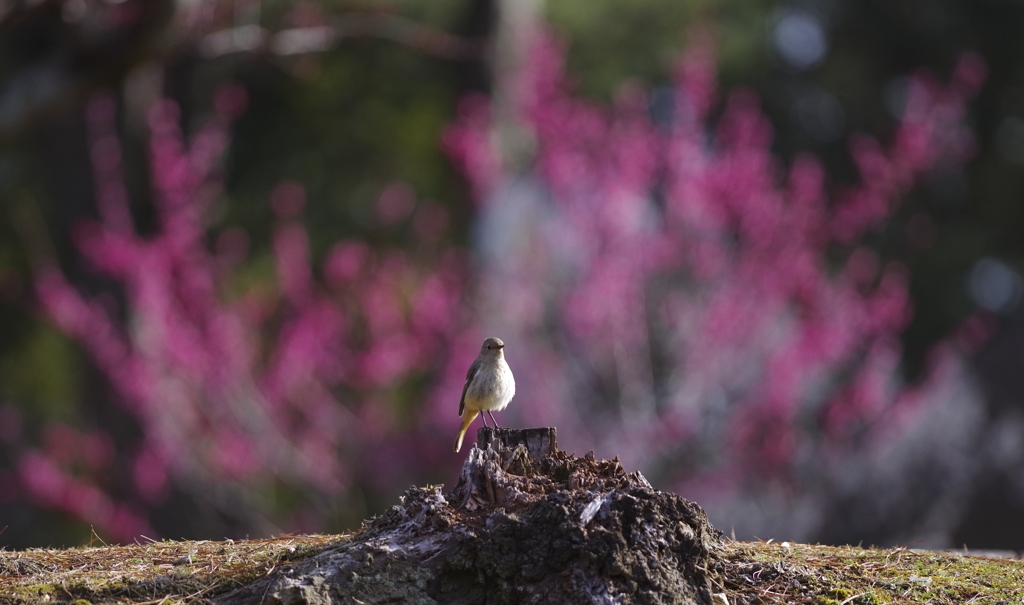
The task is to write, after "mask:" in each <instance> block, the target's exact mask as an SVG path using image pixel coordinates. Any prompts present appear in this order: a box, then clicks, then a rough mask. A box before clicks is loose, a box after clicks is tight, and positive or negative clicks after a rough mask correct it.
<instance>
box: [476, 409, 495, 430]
mask: <svg viewBox="0 0 1024 605" xmlns="http://www.w3.org/2000/svg"><path fill="white" fill-rule="evenodd" d="M487 415H488V416H490V417H491V422H493V423H494V428H498V421H497V420H495V419H494V415H493V414H491V411H490V410H487ZM480 417H481V418H483V417H484V415H483V414H480ZM485 424H486V423H485Z"/></svg>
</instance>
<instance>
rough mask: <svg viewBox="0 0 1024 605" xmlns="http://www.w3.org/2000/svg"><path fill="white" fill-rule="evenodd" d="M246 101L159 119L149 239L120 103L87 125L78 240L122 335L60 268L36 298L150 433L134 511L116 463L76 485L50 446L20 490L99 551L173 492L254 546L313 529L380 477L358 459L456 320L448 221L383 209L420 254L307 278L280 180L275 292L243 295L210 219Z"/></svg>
mask: <svg viewBox="0 0 1024 605" xmlns="http://www.w3.org/2000/svg"><path fill="white" fill-rule="evenodd" d="M244 104H245V92H244V90H242V89H240V88H238V87H234V86H229V87H227V88H225V89H224V90H222V91H221V92H220V93H219V96H218V98H217V99H216V101H215V104H214V106H215V109H216V111H215V113H214V114H213V116H212V117H211V119H210V120H209V121H208V122H207V123H206V125H205V126H203V127H202V128H200V129H199V130H198V131H197V132H196V133H195V134H193V135H192V136H191V137H188V138H186V137H185V136H184V134H183V133H182V132H181V131H180V127H179V119H178V112H177V109H176V107H175V105H174V104H173V103H171V102H170V101H162V102H160V103H159V104H157V105H156V106H155V107H154V108H153V109H152V111H151V113H150V115H149V126H150V130H151V140H150V162H151V166H152V177H153V184H154V190H153V200H154V205H155V207H156V210H157V216H158V221H159V228H158V230H157V232H156V233H155V234H153V235H151V236H144V235H140V234H139V233H138V232H137V231H136V230H135V228H134V226H133V220H132V217H131V214H130V212H129V208H128V204H127V199H128V195H127V192H126V191H125V189H124V185H123V182H124V181H123V178H122V175H121V174H120V166H121V157H120V153H121V152H120V145H119V141H118V139H117V135H116V128H115V123H114V120H115V110H116V107H115V101H114V100H113V99H112V98H110V97H106V96H101V97H99V98H97V99H96V100H95V101H93V102H92V103H91V104H90V106H89V109H88V125H89V129H90V134H91V138H92V159H93V164H94V170H95V174H96V180H97V201H98V209H99V220H97V221H94V222H90V223H87V224H84V225H82V226H81V227H80V229H79V230H78V235H77V241H76V243H77V246H78V249H79V250H80V251H81V253H82V255H83V256H84V257H85V258H86V259H87V260H88V261H89V263H90V264H91V265H92V266H93V267H95V269H96V270H97V271H98V272H99V273H101V274H103V275H105V276H107V277H108V278H111V279H113V280H114V281H115V282H116V283H118V284H120V285H121V286H122V287H123V288H124V304H125V309H124V313H123V315H124V316H125V317H126V321H121V320H119V319H117V318H118V317H119V316H120V315H121V313H119V312H118V310H117V309H113V308H110V305H104V304H103V301H102V300H90V299H89V298H87V297H85V296H83V295H82V294H81V293H80V292H79V291H78V290H77V289H76V288H75V287H74V286H73V285H72V284H70V283H69V282H68V281H67V280H66V278H65V277H64V275H63V274H62V273H61V272H60V271H58V270H57V269H51V270H48V271H46V272H44V273H43V274H41V275H39V276H38V279H37V284H36V286H37V287H36V291H37V295H38V299H39V301H40V303H41V304H42V306H43V308H44V309H45V311H46V313H47V314H48V315H49V316H50V317H52V319H53V320H54V321H55V322H56V323H57V324H58V325H59V326H60V328H61V329H62V330H64V331H65V332H67V333H68V334H70V335H71V336H73V337H74V338H76V339H77V340H78V341H79V342H81V344H82V345H83V346H84V348H85V349H86V350H87V352H88V353H89V355H90V356H91V357H92V359H93V361H94V362H95V364H96V365H97V366H98V368H99V369H100V370H101V371H102V372H103V373H104V374H105V375H106V376H107V377H108V378H109V380H110V382H111V384H112V385H113V387H114V388H115V390H116V392H117V393H118V395H119V403H121V404H122V405H123V406H124V407H125V409H127V410H128V411H129V412H130V413H131V414H132V416H133V417H134V418H135V419H136V420H137V422H138V424H139V426H140V427H141V429H142V431H143V439H142V441H141V445H139V446H138V447H137V448H135V450H134V451H131V452H121V451H119V452H118V455H122V456H126V457H127V458H128V459H129V460H130V461H131V462H130V464H129V466H130V468H131V469H132V478H131V486H132V488H133V490H132V493H129V494H124V495H123V496H122V500H124V501H126V502H130V503H131V504H127V503H124V504H122V503H118V502H116V501H115V498H114V497H113V496H111V495H109V494H107V493H106V491H105V490H106V487H105V485H107V483H109V482H106V483H105V482H104V481H105V480H104V472H106V473H107V474H109V471H110V469H109V466H103V465H100V466H99V467H96V468H92V466H90V468H88V469H82V468H79V467H78V466H76V464H75V460H74V459H73V458H68V457H66V456H63V455H61V453H60V452H59V451H56V450H55V449H54V448H52V447H48V446H47V445H46V444H44V445H43V446H42V447H41V448H39V449H38V450H35V451H31V452H27V453H25V454H24V455H23V456H22V458H21V464H20V466H19V472H18V478H19V480H20V482H21V484H22V485H23V486H24V487H25V488H26V493H27V494H28V495H29V497H30V498H31V499H32V500H33V501H34V502H36V503H38V504H42V505H45V506H48V507H51V508H55V509H58V510H62V511H65V512H68V513H70V514H72V515H74V516H76V517H78V518H80V519H82V520H84V521H87V522H89V523H91V524H93V525H94V526H95V528H96V530H97V531H99V532H101V534H102V535H105V536H107V537H108V538H112V539H115V540H129V539H132V538H133V537H137V536H138V535H140V534H141V533H146V534H147V535H149V536H154V535H155V534H156V531H157V530H155V529H153V528H152V527H150V520H149V519H147V509H149V508H150V507H155V506H157V505H159V504H160V503H161V502H162V501H163V500H164V498H165V497H166V496H167V494H168V490H169V488H170V487H171V485H172V484H173V485H174V486H176V487H177V488H179V489H181V490H183V491H185V492H186V493H188V494H190V495H191V496H192V497H194V498H196V499H198V500H205V501H206V502H207V504H209V505H213V506H215V507H220V508H221V509H223V510H224V511H225V512H227V513H233V512H236V511H233V510H231V509H232V508H233V507H242V506H244V507H246V509H247V510H246V511H245V517H246V518H249V519H255V521H254V522H253V523H254V524H255V526H254V527H253V531H263V532H272V531H282V530H295V529H316V528H317V527H322V526H323V525H324V517H325V515H329V514H331V513H330V510H331V507H332V506H333V507H337V506H341V505H342V502H341V501H340V500H339V499H338V496H339V495H340V494H342V493H344V490H346V488H347V487H349V485H350V484H351V482H352V481H353V480H354V475H355V474H356V473H360V472H367V473H371V474H372V467H373V451H372V448H371V447H369V446H370V445H371V444H373V443H375V442H377V441H379V440H381V439H383V438H385V437H388V436H391V435H392V434H393V433H394V432H395V428H394V427H395V425H396V423H397V422H398V421H397V420H396V414H395V411H396V410H395V407H396V406H397V405H398V403H399V402H398V401H397V400H398V399H399V398H398V396H397V393H398V392H399V390H400V387H401V386H402V385H403V384H404V383H406V382H408V381H410V380H412V379H415V378H420V377H422V376H425V375H427V374H429V372H430V371H431V370H432V368H433V367H434V364H435V363H436V359H438V358H439V356H441V355H443V354H444V353H445V352H446V351H447V348H448V346H447V345H448V339H449V334H452V333H455V332H456V331H457V327H458V324H459V323H460V322H463V323H465V320H464V319H462V316H463V315H464V311H463V310H462V306H461V303H460V296H461V292H462V282H463V279H464V278H463V273H464V269H463V265H464V262H463V261H462V260H461V258H460V255H459V253H458V252H456V251H444V250H441V249H439V248H438V247H437V246H436V245H435V244H436V243H437V242H438V241H439V239H440V236H441V235H442V234H443V232H444V231H445V229H446V228H447V216H446V214H445V211H444V210H443V209H441V208H440V207H438V206H436V205H430V204H426V203H423V204H418V203H417V200H416V199H415V196H414V194H413V193H412V191H411V190H409V189H408V188H407V187H404V186H402V185H394V186H391V187H389V188H388V189H386V190H385V191H384V192H383V193H382V195H381V197H380V203H379V212H378V214H379V217H380V222H381V224H382V225H384V226H390V225H396V224H398V223H401V222H402V221H404V220H410V221H411V222H412V225H413V231H414V232H415V233H417V234H419V235H420V237H421V242H419V243H418V246H419V248H418V249H416V250H405V251H403V250H387V251H377V250H373V249H372V248H371V247H369V246H368V245H367V244H365V243H363V242H361V241H343V242H339V243H338V244H336V245H335V246H334V247H333V248H332V249H331V250H330V251H329V253H328V254H327V257H326V259H325V262H324V270H323V277H322V278H321V279H317V277H316V276H315V275H314V273H313V270H312V268H311V259H310V253H309V245H308V241H307V235H306V231H305V229H304V227H303V226H302V224H301V222H300V221H301V212H302V208H303V205H304V203H305V192H304V190H303V188H302V187H301V186H300V185H299V184H297V183H293V182H285V183H282V184H281V185H279V186H278V187H277V188H276V189H275V190H274V192H273V193H272V194H271V196H270V200H269V201H270V207H271V209H272V210H273V212H274V214H275V216H276V217H277V224H276V227H275V229H274V233H273V246H272V248H273V259H274V262H275V265H276V281H275V280H274V279H273V276H269V275H268V276H266V278H264V279H259V280H256V282H257V283H256V284H255V285H253V284H245V283H243V282H241V280H240V277H239V272H238V269H239V266H240V263H241V262H242V261H243V260H244V259H245V258H246V257H247V256H248V236H247V235H246V234H245V233H244V232H242V231H239V230H237V229H227V230H224V231H223V232H222V233H220V234H219V236H218V237H217V238H215V241H214V243H213V246H212V249H211V247H210V246H209V245H208V242H209V241H210V240H209V233H208V231H209V228H208V225H207V223H206V220H207V218H206V217H207V211H208V209H209V206H210V204H211V203H212V202H213V201H214V200H215V199H216V197H217V196H218V195H220V194H221V188H220V184H219V181H218V173H217V168H218V165H219V160H220V157H221V155H222V153H223V152H224V149H225V147H226V145H227V143H228V140H229V139H228V128H229V126H230V122H231V120H232V118H234V117H235V116H236V115H238V113H239V112H240V111H241V110H242V109H243V108H244ZM416 206H419V207H418V208H416ZM428 262H429V265H427V263H428ZM426 266H429V270H428V269H426V268H425V267H426ZM275 283H276V287H275V285H274V284H275ZM406 403H407V402H406ZM51 430H57V429H51ZM100 435H102V433H101V434H100ZM55 443H56V442H55ZM68 443H70V442H68ZM103 443H108V444H109V440H108V441H104V442H103ZM411 458H412V459H413V460H415V459H416V456H415V455H413V456H411ZM362 464H366V465H367V467H368V468H367V469H365V470H364V469H362V468H361V465H362ZM93 466H95V465H93ZM413 466H415V465H413ZM283 489H284V490H287V489H291V490H293V491H295V492H297V493H300V494H302V495H303V498H302V499H303V500H304V501H306V502H307V503H308V505H306V506H302V507H299V508H298V509H293V510H284V511H282V510H280V509H281V506H280V504H278V503H276V502H275V501H274V494H280V493H282V492H281V490H283ZM225 494H226V495H227V496H225ZM125 511H134V512H132V513H131V514H129V513H127V512H125ZM300 526H301V527H300Z"/></svg>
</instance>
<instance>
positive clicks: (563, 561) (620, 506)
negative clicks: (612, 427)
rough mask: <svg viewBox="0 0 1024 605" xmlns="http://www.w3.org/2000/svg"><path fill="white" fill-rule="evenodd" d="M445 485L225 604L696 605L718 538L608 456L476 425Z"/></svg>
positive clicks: (705, 601)
mask: <svg viewBox="0 0 1024 605" xmlns="http://www.w3.org/2000/svg"><path fill="white" fill-rule="evenodd" d="M477 441H478V445H475V446H474V447H473V448H472V449H471V450H470V451H469V453H468V455H467V457H466V461H465V464H464V465H463V468H462V473H461V476H460V479H459V483H458V485H457V486H456V487H455V489H454V491H452V492H451V493H448V494H445V493H443V491H442V486H427V487H423V488H420V487H414V488H411V489H409V490H408V491H407V492H406V493H405V495H404V496H403V497H402V498H401V503H400V504H399V505H397V506H393V507H391V509H390V510H388V511H387V512H386V513H384V514H383V515H381V516H380V517H377V518H375V519H373V520H372V521H370V522H369V523H368V525H367V526H366V527H365V528H364V530H363V531H361V532H358V533H357V534H355V535H353V536H351V537H350V538H348V539H346V540H343V541H341V542H339V543H338V544H337V545H336V546H333V547H331V548H329V549H327V550H325V551H324V552H323V553H320V554H319V555H317V556H315V557H314V558H312V559H308V560H306V561H303V562H300V563H297V564H295V565H292V566H289V567H281V568H278V569H275V570H274V572H273V573H271V574H269V575H268V576H267V577H266V578H264V579H263V580H261V581H259V582H257V583H255V584H253V585H250V586H247V587H245V588H242V589H240V590H238V591H236V592H234V593H232V594H229V595H226V596H225V597H223V598H222V599H220V602H221V603H225V604H241V603H252V602H262V603H276V604H300V603H310V604H317V605H319V604H326V603H360V602H362V603H417V604H432V603H453V604H466V605H469V604H477V603H480V604H482V603H488V604H513V603H537V604H546V603H552V604H555V603H557V604H565V603H621V604H631V603H673V604H681V605H682V604H702V605H710V604H711V602H712V600H711V590H710V586H709V581H708V577H707V574H708V573H709V572H708V570H709V569H711V568H712V567H713V566H714V564H715V560H716V557H717V556H718V555H719V554H720V552H721V541H720V537H721V533H720V532H718V531H717V530H715V529H714V528H713V527H712V526H711V525H710V524H709V523H708V520H707V516H706V515H705V513H704V511H703V510H702V509H701V508H700V507H699V506H697V505H696V504H694V503H692V502H689V501H687V500H685V499H683V498H681V497H679V496H677V495H675V494H669V493H665V492H660V491H658V490H655V489H654V488H652V487H651V485H650V483H648V482H647V480H646V479H645V478H644V477H643V475H641V474H640V473H639V472H638V471H637V472H632V473H627V472H626V471H625V469H623V468H622V465H621V464H620V463H619V461H618V459H617V458H616V459H614V460H597V459H596V458H595V457H594V455H593V453H592V452H591V453H588V454H587V455H585V456H583V457H577V456H575V455H569V454H567V453H565V452H563V451H560V450H558V448H557V443H556V439H555V429H554V428H544V429H523V430H513V429H491V428H485V429H480V430H479V431H478V432H477Z"/></svg>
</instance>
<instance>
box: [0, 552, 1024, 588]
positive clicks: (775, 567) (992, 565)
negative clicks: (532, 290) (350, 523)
mask: <svg viewBox="0 0 1024 605" xmlns="http://www.w3.org/2000/svg"><path fill="white" fill-rule="evenodd" d="M350 537H351V536H320V535H316V536H285V537H281V538H275V539H269V540H247V541H237V542H212V541H199V542H186V541H182V542H170V541H167V542H153V543H149V544H137V545H129V546H103V547H98V548H91V547H90V548H75V549H67V550H50V549H32V550H25V551H16V552H2V551H0V603H3V604H8V603H11V604H14V603H17V604H21V603H38V602H43V601H46V602H50V603H60V602H63V603H78V604H80V605H84V604H85V603H100V602H105V603H109V602H115V603H154V604H155V603H161V604H163V603H166V604H171V603H202V602H207V601H208V600H210V599H213V598H216V597H217V596H218V595H223V594H226V593H228V592H230V591H231V590H233V589H235V588H237V587H239V586H242V585H245V584H247V583H249V582H250V581H253V580H255V579H257V578H259V577H261V576H263V575H264V574H266V573H267V572H268V571H269V570H270V569H272V568H273V567H275V566H278V565H286V564H288V563H289V562H292V561H296V560H299V559H303V558H306V557H308V556H312V555H313V554H315V553H317V552H320V551H321V550H323V549H325V548H327V547H328V546H331V545H336V544H338V543H339V542H340V541H342V540H346V539H348V538H350ZM715 571H716V573H714V574H712V575H713V577H714V580H713V581H714V583H715V588H714V591H715V592H720V593H724V594H725V596H726V597H727V598H728V600H729V603H730V605H735V604H737V603H763V604H770V605H775V604H780V605H781V604H783V603H786V604H788V603H808V604H813V605H881V604H885V603H893V604H897V603H898V604H909V603H933V604H936V605H941V604H953V603H972V602H973V603H986V604H1000V603H1002V604H1010V603H1018V604H1020V603H1024V561H1016V560H1008V559H993V558H985V557H973V556H963V555H960V554H956V553H945V552H930V551H915V550H910V549H906V548H896V549H873V548H855V547H838V548H837V547H830V546H808V545H803V544H792V545H787V544H778V543H773V542H768V543H762V542H727V543H726V555H725V557H724V558H723V560H722V561H721V563H720V564H719V565H718V566H717V569H715Z"/></svg>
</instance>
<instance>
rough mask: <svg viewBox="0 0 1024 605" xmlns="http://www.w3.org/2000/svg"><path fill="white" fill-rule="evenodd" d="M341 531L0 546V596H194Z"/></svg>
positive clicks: (321, 544) (186, 599) (320, 544)
mask: <svg viewBox="0 0 1024 605" xmlns="http://www.w3.org/2000/svg"><path fill="white" fill-rule="evenodd" d="M346 537H347V536H316V535H314V536H284V537H280V538H274V539H269V540H245V541H237V542H236V541H230V540H229V541H224V542H213V541H209V540H201V541H196V542H188V541H182V542H171V541H166V542H150V543H146V544H134V545H128V546H102V547H87V548H73V549H66V550H57V549H30V550H24V551H17V552H0V603H3V604H7V603H12V604H14V603H17V604H21V603H41V602H44V603H45V602H50V603H54V602H75V601H78V602H79V603H81V604H82V605H84V603H85V602H105V603H202V602H206V601H207V600H208V599H210V598H212V597H215V596H217V595H220V594H224V593H227V592H230V591H231V590H234V589H235V588H237V587H239V586H243V585H245V584H248V583H249V582H251V581H253V580H255V579H256V578H258V577H260V576H262V575H264V574H266V573H268V572H269V571H270V570H271V569H273V568H274V567H276V566H277V565H280V564H283V563H286V562H288V561H294V560H298V559H303V558H306V557H309V556H312V555H313V554H316V553H318V552H320V551H322V550H324V549H325V548H327V547H328V546H331V545H333V544H336V543H338V542H339V541H342V540H344V539H346Z"/></svg>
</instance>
